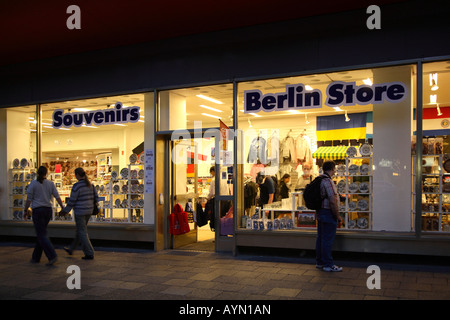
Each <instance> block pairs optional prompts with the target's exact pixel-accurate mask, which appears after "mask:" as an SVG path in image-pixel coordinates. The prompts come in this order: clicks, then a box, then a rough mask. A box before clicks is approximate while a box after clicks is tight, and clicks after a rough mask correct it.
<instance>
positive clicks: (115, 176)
mask: <svg viewBox="0 0 450 320" xmlns="http://www.w3.org/2000/svg"><path fill="white" fill-rule="evenodd" d="M111 179H112V180H116V179H117V172H116V171H111Z"/></svg>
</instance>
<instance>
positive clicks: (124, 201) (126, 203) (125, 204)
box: [122, 199, 128, 208]
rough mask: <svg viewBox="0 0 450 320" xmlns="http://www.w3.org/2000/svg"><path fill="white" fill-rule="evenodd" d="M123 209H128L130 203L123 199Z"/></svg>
mask: <svg viewBox="0 0 450 320" xmlns="http://www.w3.org/2000/svg"><path fill="white" fill-rule="evenodd" d="M122 207H124V208H126V207H128V201H127V199H123V200H122Z"/></svg>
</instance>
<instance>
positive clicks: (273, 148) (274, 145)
mask: <svg viewBox="0 0 450 320" xmlns="http://www.w3.org/2000/svg"><path fill="white" fill-rule="evenodd" d="M278 133H279V131H278V129H275V130H273V131H272V134H271V136H270V138H269V140H267V160H268V161H269V162H270V164H271V166H277V165H278V163H279V161H280V140H279V138H278V137H279V135H278Z"/></svg>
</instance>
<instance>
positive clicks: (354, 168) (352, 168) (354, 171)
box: [348, 164, 359, 175]
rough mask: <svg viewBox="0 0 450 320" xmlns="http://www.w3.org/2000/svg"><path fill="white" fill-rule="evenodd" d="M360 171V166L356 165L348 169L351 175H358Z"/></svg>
mask: <svg viewBox="0 0 450 320" xmlns="http://www.w3.org/2000/svg"><path fill="white" fill-rule="evenodd" d="M358 169H359V168H358V166H357V165H356V164H351V165H350V166H349V167H348V173H349V174H351V175H353V174H356V173H358Z"/></svg>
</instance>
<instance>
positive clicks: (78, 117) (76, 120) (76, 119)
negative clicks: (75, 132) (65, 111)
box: [73, 113, 83, 127]
mask: <svg viewBox="0 0 450 320" xmlns="http://www.w3.org/2000/svg"><path fill="white" fill-rule="evenodd" d="M82 124H83V114H82V113H74V114H73V125H74V126H75V127H81V125H82Z"/></svg>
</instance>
